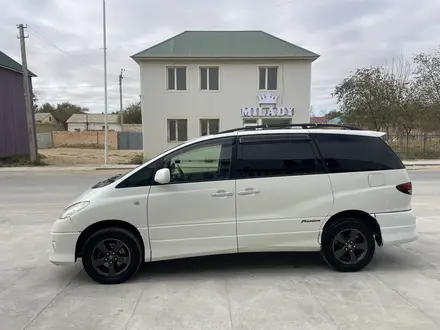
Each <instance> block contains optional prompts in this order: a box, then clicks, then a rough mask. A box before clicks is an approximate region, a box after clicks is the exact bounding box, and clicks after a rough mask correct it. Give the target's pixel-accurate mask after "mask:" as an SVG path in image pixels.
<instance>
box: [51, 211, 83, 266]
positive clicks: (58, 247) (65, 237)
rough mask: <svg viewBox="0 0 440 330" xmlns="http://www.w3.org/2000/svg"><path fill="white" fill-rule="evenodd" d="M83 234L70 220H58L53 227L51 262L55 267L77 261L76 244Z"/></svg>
mask: <svg viewBox="0 0 440 330" xmlns="http://www.w3.org/2000/svg"><path fill="white" fill-rule="evenodd" d="M80 234H81V233H80V232H79V231H78V230H77V229H76V228H75V226H74V225H73V222H72V220H71V219H70V218H66V219H58V220H57V221H55V223H54V224H53V226H52V230H51V236H52V249H53V251H52V253H51V255H50V257H49V261H50V262H52V263H53V264H55V265H67V264H72V263H74V262H75V261H76V255H75V250H76V242H77V241H78V238H79V235H80Z"/></svg>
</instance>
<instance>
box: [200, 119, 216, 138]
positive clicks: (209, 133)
mask: <svg viewBox="0 0 440 330" xmlns="http://www.w3.org/2000/svg"><path fill="white" fill-rule="evenodd" d="M202 120H207V121H208V123H207V134H206V135H202ZM210 120H218V131H219V132H221V127H220V118H200V119H199V133H200V136H208V135H212V134H216V133H211V132H210V130H209V121H210ZM217 133H218V132H217Z"/></svg>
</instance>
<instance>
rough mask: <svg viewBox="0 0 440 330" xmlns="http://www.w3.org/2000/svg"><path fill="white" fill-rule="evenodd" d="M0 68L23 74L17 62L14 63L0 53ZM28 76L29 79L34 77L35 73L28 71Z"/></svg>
mask: <svg viewBox="0 0 440 330" xmlns="http://www.w3.org/2000/svg"><path fill="white" fill-rule="evenodd" d="M0 67H1V68H5V69H8V70H12V71H15V72H19V73H23V67H22V66H21V64H19V63H18V62H16V61H14V60H13V59H12V58H10V57H9V56H8V55H6V54H5V53H3V52H2V51H0ZM28 74H29V76H30V77H36V76H37V75H36V74H35V73H32V72H31V71H29V70H28Z"/></svg>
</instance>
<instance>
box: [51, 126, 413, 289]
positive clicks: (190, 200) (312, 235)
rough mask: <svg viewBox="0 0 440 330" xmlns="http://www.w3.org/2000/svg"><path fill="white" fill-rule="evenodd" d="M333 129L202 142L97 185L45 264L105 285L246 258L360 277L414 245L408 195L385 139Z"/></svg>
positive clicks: (55, 230)
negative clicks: (303, 262) (277, 259)
mask: <svg viewBox="0 0 440 330" xmlns="http://www.w3.org/2000/svg"><path fill="white" fill-rule="evenodd" d="M321 126H322V127H321ZM328 126H330V125H311V124H302V125H289V126H282V127H267V126H263V127H262V126H259V127H253V128H249V127H248V128H239V129H235V130H229V131H225V132H221V133H218V134H215V135H210V136H204V137H200V138H197V139H194V140H191V141H188V142H186V143H183V144H181V145H179V146H177V147H175V148H173V149H171V150H168V151H166V152H164V153H163V154H161V155H159V156H157V157H156V158H154V159H152V160H151V161H149V162H147V163H145V164H143V165H141V166H139V167H138V168H136V169H134V170H133V171H131V172H130V173H128V174H126V175H123V176H122V175H120V176H115V177H112V178H109V179H107V180H104V181H102V182H99V183H98V184H96V185H95V186H93V187H91V189H89V190H87V191H86V192H85V193H84V194H83V195H82V196H80V197H79V198H78V199H77V200H75V201H74V202H73V203H72V204H70V205H69V206H68V207H67V208H66V209H65V210H64V211H63V212H62V214H61V215H60V217H59V219H57V220H56V221H55V223H54V224H53V227H52V232H51V233H52V245H53V250H54V251H53V253H52V254H51V256H50V260H51V262H53V263H54V264H69V263H74V262H75V261H76V260H77V259H78V258H81V259H82V263H83V265H84V268H85V270H86V272H87V274H88V275H89V276H90V277H91V278H92V279H94V280H95V281H97V282H100V283H106V284H111V283H120V282H123V281H125V280H127V279H129V278H130V277H131V276H132V275H134V274H135V273H136V272H137V270H138V269H139V267H140V265H141V264H142V263H143V262H150V261H157V260H166V259H174V258H185V257H194V256H203V255H213V254H228V253H240V252H262V251H264V252H268V251H322V255H323V257H324V259H325V260H326V261H327V263H328V264H329V265H330V266H332V267H333V268H335V269H336V270H339V271H358V270H360V269H362V268H364V267H365V266H366V265H368V263H369V262H370V261H371V259H372V258H373V255H374V251H375V246H376V244H377V245H378V246H383V245H392V244H399V243H405V242H410V241H413V240H415V239H416V238H417V232H416V217H415V216H414V214H413V211H412V210H411V195H412V185H411V182H410V179H409V176H408V173H407V171H406V169H405V167H404V165H403V164H402V162H401V161H400V160H399V158H398V157H397V156H396V154H395V153H394V152H393V151H392V150H391V149H390V148H389V147H388V145H387V144H386V143H385V142H384V141H383V140H382V139H381V136H382V135H384V133H380V132H372V131H365V130H359V129H352V128H350V129H348V127H343V126H338V125H336V126H338V127H331V128H330V129H329V127H328Z"/></svg>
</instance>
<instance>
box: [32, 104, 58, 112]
mask: <svg viewBox="0 0 440 330" xmlns="http://www.w3.org/2000/svg"><path fill="white" fill-rule="evenodd" d="M54 110H55V108H54V107H53V106H52V104H50V103H48V102H46V103H43V104H42V105H40V106H39V107H37V110H36V112H40V113H41V112H44V113H46V112H49V113H52V112H53V111H54Z"/></svg>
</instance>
